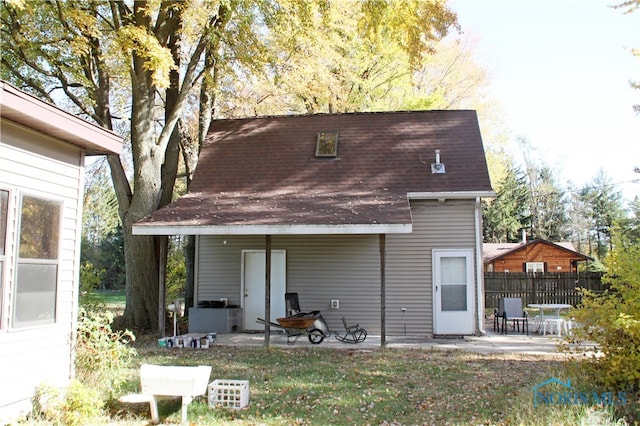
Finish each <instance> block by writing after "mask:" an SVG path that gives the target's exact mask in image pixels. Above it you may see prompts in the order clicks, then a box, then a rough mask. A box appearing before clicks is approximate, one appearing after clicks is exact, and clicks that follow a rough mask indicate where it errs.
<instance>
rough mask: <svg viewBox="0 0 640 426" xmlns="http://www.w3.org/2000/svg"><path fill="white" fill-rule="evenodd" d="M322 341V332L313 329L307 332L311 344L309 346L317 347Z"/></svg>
mask: <svg viewBox="0 0 640 426" xmlns="http://www.w3.org/2000/svg"><path fill="white" fill-rule="evenodd" d="M323 340H324V333H323V332H322V330H319V329H317V328H314V329H313V330H310V331H309V341H310V342H311V344H313V345H319V344H320V343H322V341H323Z"/></svg>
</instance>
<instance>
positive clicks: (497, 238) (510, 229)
mask: <svg viewBox="0 0 640 426" xmlns="http://www.w3.org/2000/svg"><path fill="white" fill-rule="evenodd" d="M529 198H530V197H529V192H528V184H527V176H526V174H525V173H523V172H522V171H521V170H519V169H516V168H513V167H510V168H509V169H508V170H507V172H506V175H505V177H504V179H503V180H502V182H500V184H499V188H498V190H497V192H496V198H495V199H493V200H483V202H482V203H483V204H482V216H483V232H484V240H485V242H493V243H504V242H517V241H520V239H521V230H522V229H523V228H528V227H529V226H530V219H531V218H530V213H529Z"/></svg>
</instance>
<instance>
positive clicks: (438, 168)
mask: <svg viewBox="0 0 640 426" xmlns="http://www.w3.org/2000/svg"><path fill="white" fill-rule="evenodd" d="M444 172H445V170H444V164H443V163H441V162H440V150H439V149H436V162H435V163H431V173H433V174H440V173H444Z"/></svg>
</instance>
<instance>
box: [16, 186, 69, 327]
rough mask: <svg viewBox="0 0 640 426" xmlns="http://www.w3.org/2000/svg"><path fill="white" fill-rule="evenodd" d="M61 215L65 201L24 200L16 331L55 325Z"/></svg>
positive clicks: (17, 268)
mask: <svg viewBox="0 0 640 426" xmlns="http://www.w3.org/2000/svg"><path fill="white" fill-rule="evenodd" d="M61 214H62V202H61V201H57V200H51V199H45V198H40V197H37V196H31V195H23V196H22V197H21V198H20V208H19V215H20V217H19V222H20V225H19V234H18V243H19V245H18V258H17V267H16V279H15V288H14V301H13V321H12V326H13V327H14V328H20V327H29V326H35V325H43V324H52V323H54V322H55V319H56V296H57V290H58V263H59V244H60V218H61Z"/></svg>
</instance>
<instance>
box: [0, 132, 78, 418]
mask: <svg viewBox="0 0 640 426" xmlns="http://www.w3.org/2000/svg"><path fill="white" fill-rule="evenodd" d="M82 154H83V153H82V151H81V150H79V149H77V148H74V147H72V146H70V145H68V144H64V143H61V142H60V141H58V140H56V139H53V138H50V137H47V136H45V135H42V134H40V133H37V132H33V131H31V130H29V129H26V128H24V127H22V126H18V125H15V124H14V123H11V122H7V121H5V120H3V121H2V140H1V141H0V176H1V182H0V187H2V188H3V189H8V190H9V191H10V199H9V208H10V214H9V226H8V233H7V239H8V240H9V241H8V247H7V248H8V256H7V259H6V260H7V261H6V263H5V267H6V268H7V273H6V274H5V276H4V278H5V294H4V297H3V309H2V325H3V327H2V328H1V329H0V347H1V348H2V351H1V352H0V363H1V364H2V367H3V368H2V370H3V377H2V380H3V382H5V383H11V384H12V385H11V386H5V387H4V388H2V389H0V423H3V421H2V420H3V419H6V418H11V417H12V416H14V415H15V414H16V413H19V412H21V411H22V410H24V409H28V408H29V407H30V403H29V399H30V397H31V396H32V395H33V390H34V388H35V387H36V386H38V385H40V384H41V383H50V384H53V385H58V386H63V385H66V384H67V383H68V380H69V379H70V377H71V376H72V375H73V368H72V367H73V366H72V364H73V362H72V344H73V341H74V339H75V336H74V330H75V321H76V319H75V310H76V305H77V289H78V271H79V259H80V253H79V250H80V232H81V231H80V230H81V226H80V221H81V209H82V197H81V194H82V190H83V179H84V167H83V156H82ZM21 195H29V196H35V197H39V198H44V199H51V200H56V201H59V202H60V203H61V221H60V236H59V238H60V239H59V242H58V243H59V250H58V253H59V258H58V275H57V276H58V282H57V294H56V314H55V323H53V324H49V325H40V326H34V327H24V328H12V326H11V318H12V309H13V303H14V295H13V293H12V291H13V288H14V279H15V275H16V270H15V262H16V257H15V251H16V248H17V245H16V240H17V238H18V235H17V228H18V223H17V220H18V214H19V211H18V207H19V205H20V196H21Z"/></svg>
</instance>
